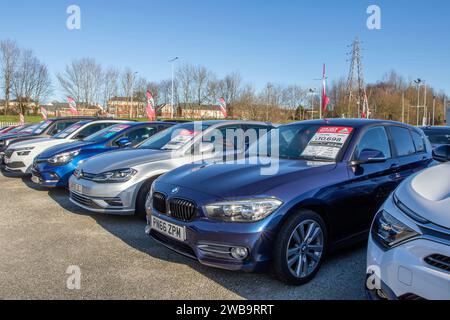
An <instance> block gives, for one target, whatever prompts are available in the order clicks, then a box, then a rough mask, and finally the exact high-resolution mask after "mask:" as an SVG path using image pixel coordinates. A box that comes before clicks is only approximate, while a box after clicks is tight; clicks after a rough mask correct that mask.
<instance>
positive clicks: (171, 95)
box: [169, 57, 178, 119]
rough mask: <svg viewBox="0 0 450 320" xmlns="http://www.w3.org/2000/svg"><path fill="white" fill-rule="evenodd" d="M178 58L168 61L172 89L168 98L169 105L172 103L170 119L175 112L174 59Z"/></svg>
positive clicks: (176, 58) (175, 59)
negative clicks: (170, 66)
mask: <svg viewBox="0 0 450 320" xmlns="http://www.w3.org/2000/svg"><path fill="white" fill-rule="evenodd" d="M177 60H178V57H175V58H173V59H171V60H169V63H171V64H172V89H171V91H170V99H171V105H172V119H173V117H174V114H175V99H174V98H175V95H174V91H175V82H174V81H175V80H174V78H175V61H177Z"/></svg>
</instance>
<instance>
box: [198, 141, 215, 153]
mask: <svg viewBox="0 0 450 320" xmlns="http://www.w3.org/2000/svg"><path fill="white" fill-rule="evenodd" d="M198 151H199V153H200V154H203V153H213V152H214V143H211V142H202V143H201V144H200V147H199V149H198Z"/></svg>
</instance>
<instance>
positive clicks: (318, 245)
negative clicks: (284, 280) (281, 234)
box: [286, 220, 324, 279]
mask: <svg viewBox="0 0 450 320" xmlns="http://www.w3.org/2000/svg"><path fill="white" fill-rule="evenodd" d="M323 250H324V235H323V230H322V228H321V227H320V225H319V223H317V222H316V221H314V220H305V221H302V222H301V223H300V224H299V225H298V226H297V227H296V228H295V229H294V231H293V232H292V234H291V237H290V239H289V242H288V246H287V254H286V262H287V266H288V268H289V270H290V272H291V273H292V275H293V276H294V277H296V278H299V279H301V278H306V277H308V276H309V275H310V274H312V273H313V272H314V271H315V270H316V268H317V266H318V265H319V262H320V260H321V258H322V254H323Z"/></svg>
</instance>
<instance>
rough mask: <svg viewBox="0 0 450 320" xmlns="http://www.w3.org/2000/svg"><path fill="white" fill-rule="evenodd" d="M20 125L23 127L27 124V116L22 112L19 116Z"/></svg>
mask: <svg viewBox="0 0 450 320" xmlns="http://www.w3.org/2000/svg"><path fill="white" fill-rule="evenodd" d="M19 123H20V125H21V126H23V125H24V124H25V116H24V115H23V113H22V112H21V113H20V114H19Z"/></svg>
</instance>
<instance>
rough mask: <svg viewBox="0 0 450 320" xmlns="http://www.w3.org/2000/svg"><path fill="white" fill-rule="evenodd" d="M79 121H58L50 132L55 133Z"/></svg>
mask: <svg viewBox="0 0 450 320" xmlns="http://www.w3.org/2000/svg"><path fill="white" fill-rule="evenodd" d="M75 123H77V121H60V122H57V123H56V125H55V126H54V127H53V128H52V130H51V131H50V132H49V134H50V135H51V136H52V135H55V134H57V133H59V132H61V131H63V130H65V129H66V128H68V127H70V126H71V125H73V124H75Z"/></svg>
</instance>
